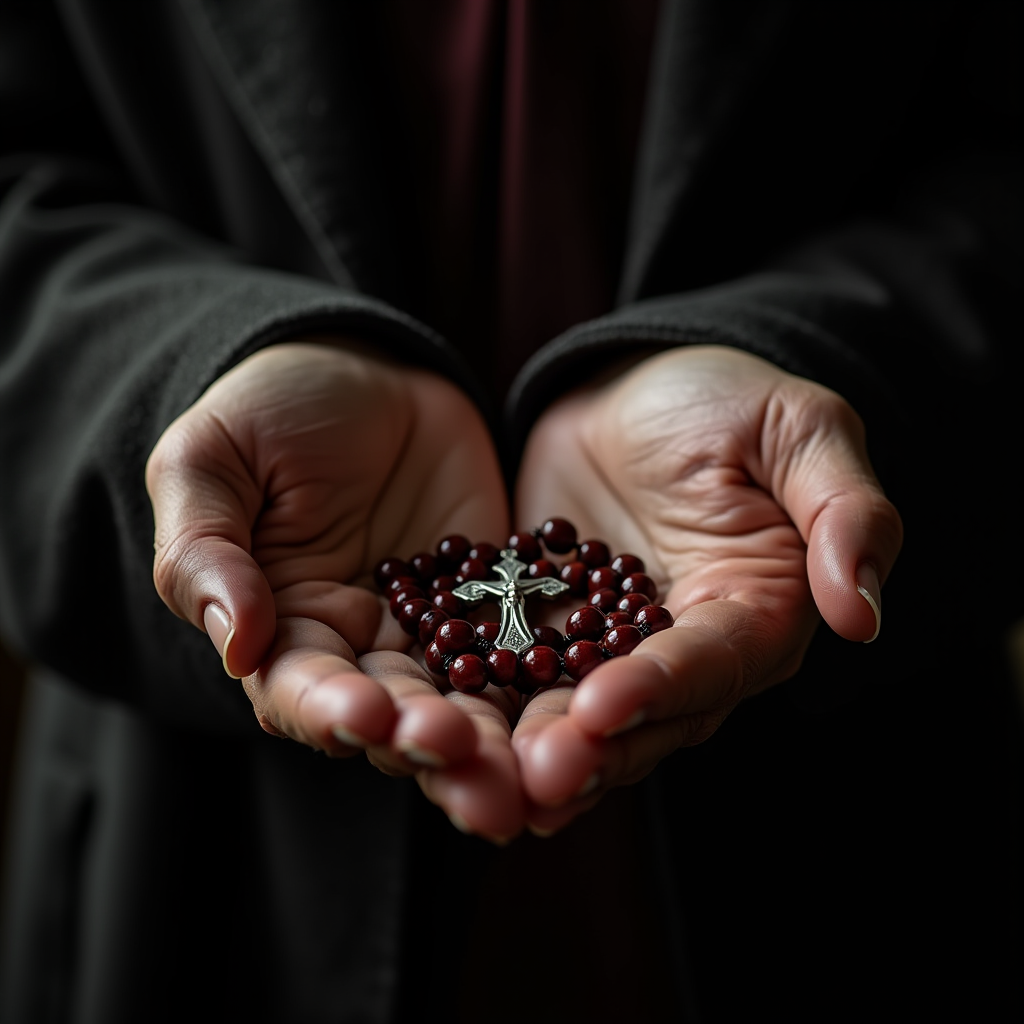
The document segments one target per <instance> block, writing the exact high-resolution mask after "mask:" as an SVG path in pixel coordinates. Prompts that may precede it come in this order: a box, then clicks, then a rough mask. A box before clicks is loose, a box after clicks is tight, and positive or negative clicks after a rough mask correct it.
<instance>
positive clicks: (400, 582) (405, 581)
mask: <svg viewBox="0 0 1024 1024" xmlns="http://www.w3.org/2000/svg"><path fill="white" fill-rule="evenodd" d="M419 585H420V578H419V577H418V576H396V577H395V578H394V579H393V580H389V581H388V585H387V586H386V587H385V588H384V592H385V593H386V594H387V595H388V596H390V595H391V594H393V593H394V592H395V591H396V590H401V589H402V587H406V586H409V587H418V586H419Z"/></svg>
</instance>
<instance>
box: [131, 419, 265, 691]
mask: <svg viewBox="0 0 1024 1024" xmlns="http://www.w3.org/2000/svg"><path fill="white" fill-rule="evenodd" d="M146 489H147V491H148V492H149V497H150V501H151V502H152V505H153V518H154V523H155V544H154V548H155V557H154V561H153V581H154V583H155V585H156V589H157V593H158V594H159V595H160V598H161V600H163V602H164V603H165V604H166V605H167V606H168V608H170V609H171V611H173V612H174V613H175V615H178V616H180V617H181V618H183V619H187V620H188V621H189V622H191V623H192V624H193V625H194V626H196V627H197V628H199V629H201V630H203V631H204V632H205V633H207V634H208V635H209V637H210V640H211V641H212V642H213V645H214V647H215V648H216V649H217V651H218V653H219V654H220V655H221V657H222V661H223V664H224V670H225V671H226V672H227V673H228V675H230V676H233V677H234V678H236V679H237V678H240V677H242V676H246V675H249V674H250V673H252V672H255V671H256V669H257V668H258V666H259V664H260V661H261V659H262V657H263V655H264V654H265V652H266V651H267V650H268V648H269V647H270V645H271V643H272V642H273V639H274V633H275V629H276V611H275V606H274V597H273V594H272V592H271V590H270V585H269V584H268V583H267V580H266V578H265V577H264V575H263V572H262V571H261V569H260V567H259V566H258V565H257V564H256V562H255V560H254V559H253V558H252V556H251V555H250V554H249V550H250V545H251V532H250V529H251V524H252V523H253V522H254V521H255V518H256V516H257V514H258V512H259V509H260V506H261V502H262V492H261V489H260V488H259V487H258V486H257V484H256V482H255V481H254V480H253V479H252V475H251V473H250V472H249V470H248V468H247V466H246V465H245V463H244V462H243V460H242V459H241V457H240V455H239V454H238V451H237V449H236V448H235V446H234V444H233V443H232V442H231V440H230V439H229V438H228V437H227V435H226V434H225V432H224V430H223V429H222V428H220V427H219V426H218V424H217V422H216V420H215V419H214V418H212V417H206V416H203V415H200V414H196V413H185V414H184V416H183V417H181V418H180V419H178V420H177V421H175V422H174V423H173V424H171V426H170V427H169V428H168V429H167V431H166V432H165V433H164V435H163V437H162V438H161V439H160V441H159V442H158V444H157V446H156V448H155V449H154V450H153V453H152V455H150V458H149V461H148V463H147V465H146Z"/></svg>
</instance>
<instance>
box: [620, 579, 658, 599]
mask: <svg viewBox="0 0 1024 1024" xmlns="http://www.w3.org/2000/svg"><path fill="white" fill-rule="evenodd" d="M619 589H620V590H621V591H622V592H623V594H646V595H647V596H648V597H649V598H650V599H651V600H652V601H653V600H654V599H655V598H656V597H657V596H658V584H657V583H655V582H654V580H652V579H651V577H650V576H648V575H647V574H646V573H643V572H631V573H630V574H629V575H628V576H626V577H624V578H623V580H622V586H621V587H620V588H619Z"/></svg>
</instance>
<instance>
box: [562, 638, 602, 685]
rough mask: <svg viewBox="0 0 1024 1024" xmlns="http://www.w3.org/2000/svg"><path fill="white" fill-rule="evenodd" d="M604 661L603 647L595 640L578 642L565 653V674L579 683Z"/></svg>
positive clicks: (571, 645)
mask: <svg viewBox="0 0 1024 1024" xmlns="http://www.w3.org/2000/svg"><path fill="white" fill-rule="evenodd" d="M602 661H604V651H602V650H601V645H600V644H596V643H594V641H593V640H577V641H576V642H575V643H572V644H569V647H568V649H567V650H566V652H565V674H566V675H567V676H569V677H570V678H571V679H575V680H576V682H579V681H580V680H581V679H582V678H583V677H584V676H585V675H586V674H587V673H588V672H591V671H593V670H594V669H595V668H597V666H598V665H600V664H601V662H602Z"/></svg>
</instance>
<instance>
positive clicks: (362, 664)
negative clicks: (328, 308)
mask: <svg viewBox="0 0 1024 1024" xmlns="http://www.w3.org/2000/svg"><path fill="white" fill-rule="evenodd" d="M147 486H148V489H149V492H150V496H151V499H152V502H153V508H154V516H155V520H156V559H155V566H154V576H155V580H156V585H157V589H158V591H159V593H160V595H161V597H162V598H163V599H164V600H165V602H166V603H167V604H168V605H169V607H170V608H171V609H172V610H173V611H174V612H176V613H177V614H178V615H180V616H182V617H183V618H186V619H188V620H189V621H191V622H192V623H193V624H194V625H196V626H198V627H199V628H201V629H205V630H206V631H207V632H209V633H210V635H211V638H212V639H213V640H214V643H215V644H216V645H217V647H218V650H220V651H221V652H222V655H223V661H224V667H225V669H226V670H227V671H228V672H229V674H231V675H233V676H235V677H244V678H243V685H244V686H245V689H246V692H247V693H248V695H249V697H250V699H251V700H252V703H253V706H254V710H255V712H256V715H257V717H258V719H259V721H260V724H261V725H262V726H263V727H264V729H266V730H267V731H268V732H272V733H276V734H281V735H285V736H289V737H291V738H292V739H295V740H298V741H300V742H303V743H307V744H310V745H311V746H314V747H317V748H319V749H323V750H325V751H327V752H328V753H329V754H332V755H335V756H344V755H347V754H351V753H354V752H355V751H356V750H360V749H367V750H368V752H369V754H370V756H371V759H373V760H375V762H376V763H377V764H378V765H379V766H380V767H381V768H383V769H384V770H386V771H390V772H395V773H400V772H405V773H408V772H410V771H412V770H416V769H420V768H422V767H423V766H425V765H429V766H431V767H432V768H439V767H440V766H445V765H449V764H452V765H454V764H459V763H461V762H463V761H466V760H467V759H471V758H473V757H475V756H476V751H477V748H478V746H479V744H480V742H481V734H482V735H483V738H484V739H485V740H488V739H489V737H490V734H491V732H493V731H494V730H498V731H499V732H501V731H502V730H503V740H504V744H505V746H506V747H507V745H508V725H507V718H508V717H509V715H510V714H511V712H509V713H508V714H503V713H499V709H497V708H496V707H495V701H494V700H492V699H487V700H477V701H475V702H473V701H466V700H461V695H460V700H446V699H445V698H443V697H442V696H440V695H439V694H438V692H437V690H436V689H435V688H434V686H433V685H432V684H431V683H430V681H429V678H428V676H427V674H426V673H425V672H424V670H423V669H422V668H421V667H419V666H418V665H417V664H416V663H415V662H414V661H413V660H412V659H411V658H409V657H407V656H406V655H405V654H404V653H403V652H404V651H407V650H408V649H409V647H410V646H411V644H412V638H411V637H409V636H407V635H406V634H405V633H403V632H402V631H401V629H400V628H399V627H398V625H397V623H396V622H395V621H394V619H393V618H392V617H391V615H390V614H388V612H387V609H386V606H385V604H384V602H383V601H382V599H381V598H380V597H378V596H377V595H376V594H374V593H373V592H372V591H371V590H370V589H367V584H369V583H371V578H372V577H371V574H372V570H373V567H374V566H375V564H376V563H377V562H378V561H379V560H380V559H382V558H384V557H386V556H388V555H393V554H396V553H406V554H410V553H412V552H415V551H420V550H425V549H432V548H433V546H434V544H436V542H437V539H438V538H439V537H442V536H444V535H445V534H447V533H463V534H468V535H469V536H472V537H481V538H484V537H489V536H500V535H502V534H503V533H504V532H505V531H506V530H507V521H506V520H507V512H506V501H505V493H504V487H503V484H502V482H501V476H500V472H499V469H498V465H497V460H496V458H495V454H494V450H493V446H492V444H491V441H490V438H489V436H488V434H487V431H486V428H485V426H484V424H483V422H482V420H481V418H480V416H479V414H478V412H477V411H476V410H475V408H474V407H473V406H472V404H471V403H470V402H469V400H468V399H467V398H466V397H465V396H464V395H463V394H462V393H461V392H460V391H459V390H458V389H457V388H455V387H454V386H452V385H451V384H449V383H447V382H445V381H443V380H442V379H440V378H438V377H436V376H434V375H432V374H429V373H426V372H422V371H417V370H413V369H409V368H405V367H396V366H392V365H389V364H386V363H384V362H381V361H379V360H377V359H374V358H372V357H370V356H367V355H363V354H361V353H360V352H358V351H357V350H354V349H350V348H345V347H343V346H342V345H341V343H340V342H333V341H332V339H323V343H322V344H314V343H309V344H306V343H301V344H300V343H289V344H285V345H278V346H273V347H271V348H267V349H265V350H263V351H261V352H259V353H257V354H256V355H254V356H252V357H250V358H249V359H247V360H245V361H244V362H242V363H241V364H239V366H237V367H236V368H235V369H233V370H232V371H231V372H229V373H228V374H226V375H225V376H224V377H222V378H221V379H220V380H218V381H217V382H216V383H215V384H214V385H213V386H212V387H211V388H210V389H209V390H208V391H207V393H206V394H205V395H204V396H203V397H202V398H201V399H200V400H199V401H198V402H197V403H196V404H195V405H194V406H192V407H191V408H190V409H189V410H188V411H187V412H186V413H184V414H183V415H182V416H181V417H180V418H179V419H178V420H177V421H175V423H173V424H172V425H171V426H170V427H169V428H168V430H167V431H166V432H165V434H164V435H163V437H162V439H161V441H160V443H159V444H158V446H157V447H156V449H155V450H154V452H153V454H152V456H151V458H150V461H149V465H148V467H147ZM183 699H187V697H185V698H183ZM477 711H481V712H482V718H481V720H480V722H474V721H473V717H474V715H475V713H476V712H477ZM485 745H486V744H485ZM507 760H508V762H509V769H508V770H509V772H510V773H511V775H512V776H513V777H514V776H515V764H514V759H513V758H512V757H511V752H510V751H509V752H508V754H507ZM518 793H519V790H518V782H516V787H515V793H514V797H515V799H516V800H518ZM520 824H521V822H520Z"/></svg>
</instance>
